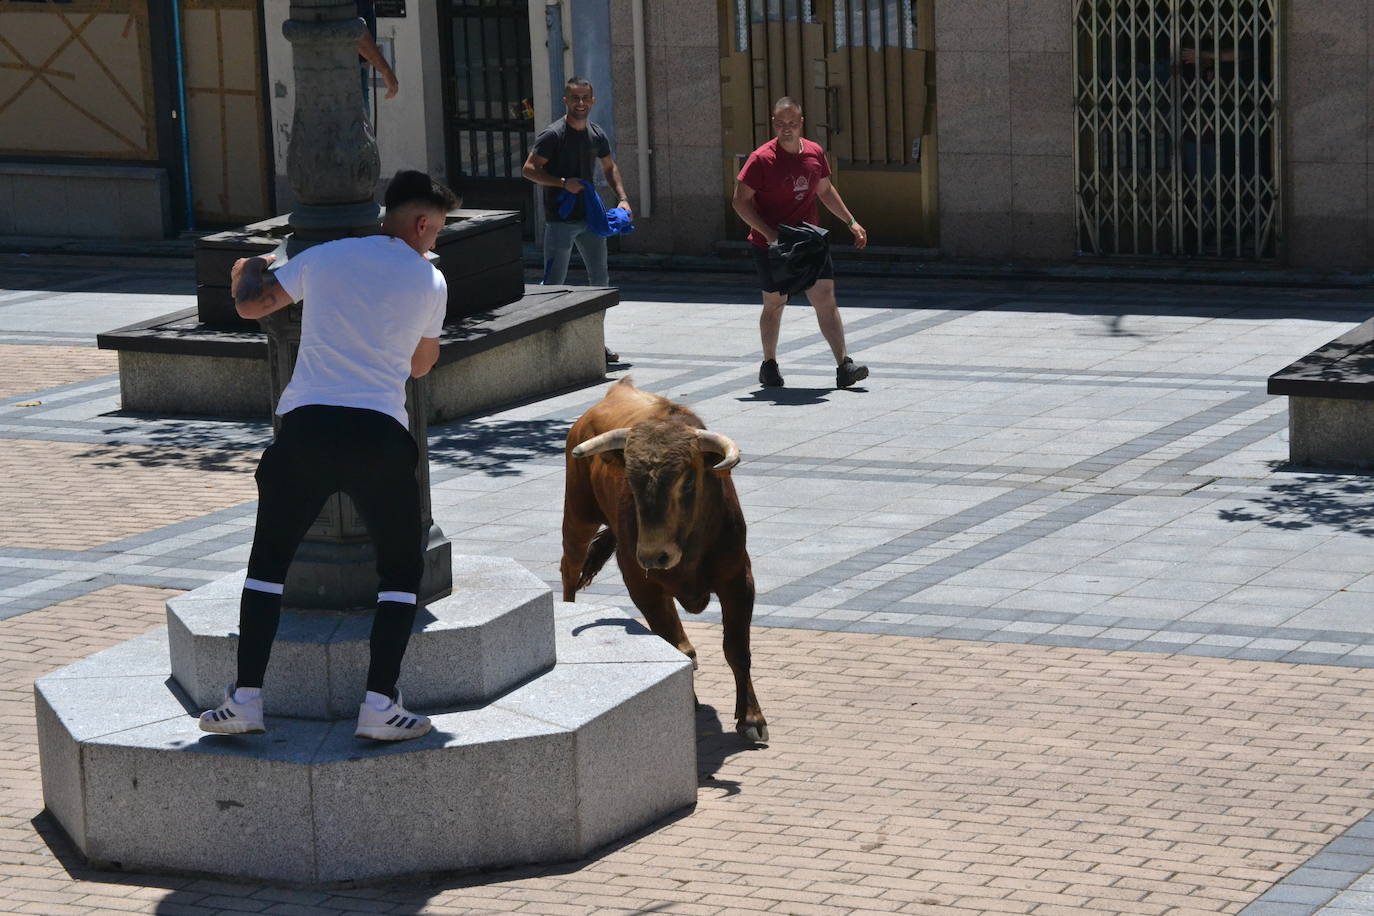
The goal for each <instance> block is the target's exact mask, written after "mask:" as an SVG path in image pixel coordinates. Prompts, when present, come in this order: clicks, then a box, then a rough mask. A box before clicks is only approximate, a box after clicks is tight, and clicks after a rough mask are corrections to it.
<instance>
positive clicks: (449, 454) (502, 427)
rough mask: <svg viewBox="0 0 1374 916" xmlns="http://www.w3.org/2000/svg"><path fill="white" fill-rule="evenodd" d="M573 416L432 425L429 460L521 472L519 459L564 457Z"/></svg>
mask: <svg viewBox="0 0 1374 916" xmlns="http://www.w3.org/2000/svg"><path fill="white" fill-rule="evenodd" d="M570 425H571V421H570V420H564V419H561V418H560V419H552V420H501V421H497V422H480V423H478V422H472V421H471V419H469V420H455V421H452V422H450V423H447V424H445V425H443V426H431V427H430V428H429V460H430V461H431V462H434V463H437V464H446V465H452V466H455V467H462V468H465V469H467V470H471V471H482V472H484V473H487V474H492V475H497V476H501V475H507V474H518V473H520V468H519V467H518V463H519V462H521V461H529V460H530V459H532V458H555V457H558V458H561V457H562V455H563V443H564V440H565V439H566V438H567V435H568V428H569V426H570Z"/></svg>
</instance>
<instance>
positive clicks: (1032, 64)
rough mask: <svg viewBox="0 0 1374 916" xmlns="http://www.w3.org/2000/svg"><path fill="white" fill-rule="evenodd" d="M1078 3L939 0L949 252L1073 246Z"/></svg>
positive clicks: (943, 234)
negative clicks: (1073, 41) (1073, 51)
mask: <svg viewBox="0 0 1374 916" xmlns="http://www.w3.org/2000/svg"><path fill="white" fill-rule="evenodd" d="M1072 28H1073V5H1072V0H936V3H935V47H936V51H935V65H936V98H937V108H938V112H939V114H938V116H937V124H936V131H937V133H938V135H939V138H940V249H941V251H943V252H944V253H945V254H949V255H954V256H957V257H979V258H1016V259H1063V258H1068V257H1071V256H1072V255H1073V251H1074V229H1073V95H1072V93H1073V72H1072V56H1071V47H1070V41H1071V36H1072Z"/></svg>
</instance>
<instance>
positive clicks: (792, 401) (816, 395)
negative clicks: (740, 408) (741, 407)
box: [735, 388, 835, 407]
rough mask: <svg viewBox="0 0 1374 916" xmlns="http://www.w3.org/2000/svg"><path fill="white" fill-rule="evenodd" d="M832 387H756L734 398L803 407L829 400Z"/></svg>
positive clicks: (748, 401)
mask: <svg viewBox="0 0 1374 916" xmlns="http://www.w3.org/2000/svg"><path fill="white" fill-rule="evenodd" d="M832 391H835V389H834V388H757V389H755V390H753V391H751V392H749V394H748V396H746V397H742V398H735V400H737V401H742V402H744V403H746V404H758V403H767V404H777V405H778V406H780V407H805V406H807V405H810V404H824V403H825V402H826V401H828V400H830V398H829V397H828V395H829V394H830V393H831V392H832Z"/></svg>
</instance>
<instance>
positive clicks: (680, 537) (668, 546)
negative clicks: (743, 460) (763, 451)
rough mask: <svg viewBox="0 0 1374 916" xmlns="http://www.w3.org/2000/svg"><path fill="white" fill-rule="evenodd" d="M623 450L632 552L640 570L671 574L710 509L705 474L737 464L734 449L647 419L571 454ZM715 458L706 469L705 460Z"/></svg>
mask: <svg viewBox="0 0 1374 916" xmlns="http://www.w3.org/2000/svg"><path fill="white" fill-rule="evenodd" d="M617 449H619V450H623V451H624V454H625V476H626V477H627V478H628V479H629V482H630V490H631V492H632V493H633V494H634V501H635V519H636V521H637V522H638V527H639V541H638V543H637V544H636V545H635V552H636V555H637V556H638V558H639V565H640V566H642V567H644V568H645V569H672V568H673V567H674V566H676V565H677V564H678V563H679V562H681V561H682V555H683V552H684V550H685V548H686V547H687V545H688V542H689V541H690V540H691V539H692V535H693V534H694V533H696V534H701V533H703V532H702V531H701V524H700V523H701V521H702V520H703V516H704V515H705V513H706V512H708V511H710V507H708V506H707V505H706V502H707V501H706V500H705V499H703V498H702V495H703V494H704V493H705V492H706V490H707V487H708V486H713V485H718V482H717V481H715V480H708V475H711V474H713V473H717V474H719V473H723V472H726V471H728V470H729V469H730V468H732V467H734V466H735V465H737V464H739V447H738V446H736V445H735V443H734V442H731V441H730V439H729V438H728V437H726V436H722V435H721V434H720V433H713V432H710V431H709V430H705V429H696V428H694V427H691V426H687V425H685V424H682V423H676V422H673V421H670V420H648V421H645V422H643V423H640V424H638V425H636V426H633V427H626V428H622V429H613V430H611V431H610V432H607V433H602V434H601V435H599V436H596V437H594V438H591V439H588V440H587V441H586V442H583V443H582V444H581V445H578V446H577V447H575V448H574V449H573V450H572V454H573V457H574V458H584V457H587V456H589V455H595V454H598V453H600V452H609V451H613V450H617ZM707 454H711V455H720V456H721V458H720V460H719V461H718V462H716V463H714V464H711V463H708V462H707V461H706V459H705V457H704V456H705V455H707Z"/></svg>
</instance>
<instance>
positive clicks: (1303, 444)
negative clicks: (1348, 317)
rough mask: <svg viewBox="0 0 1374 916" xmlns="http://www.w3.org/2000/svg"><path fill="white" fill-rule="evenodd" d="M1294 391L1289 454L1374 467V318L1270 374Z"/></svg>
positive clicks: (1306, 460)
mask: <svg viewBox="0 0 1374 916" xmlns="http://www.w3.org/2000/svg"><path fill="white" fill-rule="evenodd" d="M1268 390H1269V393H1270V394H1282V395H1287V396H1288V460H1289V461H1291V462H1292V463H1293V464H1296V465H1303V466H1308V467H1333V468H1361V469H1369V468H1374V318H1371V319H1370V320H1369V321H1366V322H1365V323H1364V324H1362V325H1360V326H1359V327H1357V328H1354V329H1353V330H1351V331H1349V332H1347V333H1345V334H1342V335H1341V336H1340V337H1337V338H1336V339H1335V340H1333V341H1331V342H1330V343H1328V344H1326V345H1324V346H1321V347H1318V348H1317V349H1316V350H1313V351H1312V352H1311V353H1309V354H1307V355H1306V356H1304V357H1303V358H1302V359H1300V360H1298V361H1297V362H1295V363H1293V364H1292V365H1290V366H1288V367H1287V368H1285V369H1282V370H1280V371H1278V372H1275V373H1274V374H1273V375H1271V376H1269V389H1268Z"/></svg>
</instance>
